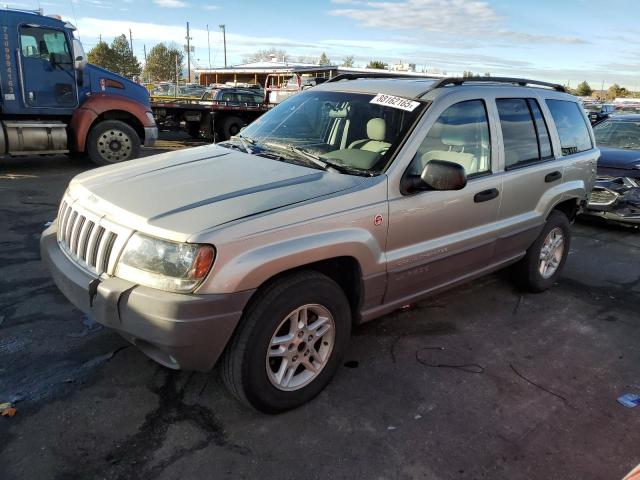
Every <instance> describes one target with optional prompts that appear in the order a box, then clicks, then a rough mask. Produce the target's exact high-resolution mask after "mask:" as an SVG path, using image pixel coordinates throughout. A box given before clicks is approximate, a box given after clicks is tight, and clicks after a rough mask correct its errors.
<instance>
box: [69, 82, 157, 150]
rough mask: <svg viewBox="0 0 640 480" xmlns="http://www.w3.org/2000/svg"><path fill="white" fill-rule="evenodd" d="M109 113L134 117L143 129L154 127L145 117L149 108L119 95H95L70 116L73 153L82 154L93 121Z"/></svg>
mask: <svg viewBox="0 0 640 480" xmlns="http://www.w3.org/2000/svg"><path fill="white" fill-rule="evenodd" d="M110 111H113V112H115V111H118V112H126V113H128V114H130V115H131V116H132V117H134V118H135V119H136V120H138V122H140V124H141V125H142V126H143V127H154V126H155V123H154V122H152V121H151V120H150V119H149V118H148V117H147V112H150V110H149V108H148V107H147V106H146V105H144V104H142V103H139V102H136V101H135V100H131V99H129V98H126V97H122V96H119V95H109V94H103V93H99V94H95V95H91V96H90V97H88V98H87V100H86V101H85V102H84V103H83V104H82V105H81V106H80V108H78V109H76V110H75V111H74V112H73V115H72V116H71V122H70V125H69V126H70V128H71V132H72V133H73V146H74V149H75V151H77V152H84V151H85V145H86V142H87V136H88V135H89V131H90V130H91V127H92V126H93V125H94V123H95V121H96V120H97V119H98V117H100V116H101V115H104V114H106V113H108V112H110Z"/></svg>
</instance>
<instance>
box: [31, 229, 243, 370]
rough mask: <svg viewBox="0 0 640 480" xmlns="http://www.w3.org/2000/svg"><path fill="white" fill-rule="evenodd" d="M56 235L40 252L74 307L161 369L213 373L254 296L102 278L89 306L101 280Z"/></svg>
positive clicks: (50, 232) (46, 237) (46, 236)
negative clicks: (175, 289) (169, 289)
mask: <svg viewBox="0 0 640 480" xmlns="http://www.w3.org/2000/svg"><path fill="white" fill-rule="evenodd" d="M56 233H57V222H54V223H53V224H52V225H51V226H50V227H49V228H48V229H47V230H45V231H44V233H43V234H42V237H41V239H40V251H41V255H42V260H43V262H44V263H45V264H46V266H47V267H48V269H49V271H50V272H51V275H52V276H53V280H54V282H55V284H56V285H57V286H58V288H59V289H60V291H61V292H62V293H63V294H64V295H65V296H66V297H67V299H69V301H71V303H73V304H74V305H75V306H76V307H77V308H79V309H80V310H82V311H83V312H84V313H86V314H88V315H90V316H91V318H92V319H93V320H95V321H97V322H98V323H100V324H102V325H104V326H105V327H108V328H111V329H113V330H115V331H117V332H118V333H120V334H121V335H122V336H123V337H124V338H126V339H127V340H128V341H130V342H131V343H133V344H134V345H136V346H137V347H138V348H139V349H140V350H142V352H143V353H145V354H146V355H148V356H149V357H151V358H152V359H154V360H155V361H157V362H158V363H161V364H162V365H165V366H167V367H170V368H174V369H185V370H199V371H208V370H210V369H211V368H213V366H214V365H215V363H216V361H217V360H218V357H219V356H220V354H221V353H222V352H223V350H224V348H225V346H226V344H227V342H228V341H229V339H230V338H231V335H232V334H233V331H234V329H235V327H236V325H237V324H238V322H239V321H240V317H241V316H242V309H243V308H244V307H245V305H246V303H247V302H248V300H249V298H250V297H251V295H252V294H253V291H245V292H238V293H233V294H216V295H197V294H189V295H185V294H178V293H171V292H164V291H161V290H157V289H154V288H148V287H144V286H140V285H136V284H134V283H131V282H128V281H126V280H122V279H119V278H116V277H109V276H105V275H103V276H102V277H100V278H99V283H98V285H97V288H96V289H95V290H94V293H95V295H94V297H93V300H92V301H90V298H89V297H90V295H89V291H90V286H89V284H90V283H92V282H93V281H95V280H96V277H95V276H93V275H91V274H90V273H89V272H87V271H85V270H84V269H82V268H81V267H79V266H78V265H76V264H75V263H74V262H72V261H71V260H70V259H69V258H68V257H67V255H66V254H65V253H63V251H62V250H61V249H60V247H59V245H58V242H57V239H56Z"/></svg>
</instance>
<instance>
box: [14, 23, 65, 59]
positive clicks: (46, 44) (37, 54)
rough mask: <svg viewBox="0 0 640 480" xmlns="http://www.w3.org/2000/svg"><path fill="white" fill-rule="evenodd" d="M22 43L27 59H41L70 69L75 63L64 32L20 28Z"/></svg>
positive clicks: (38, 28) (27, 27)
mask: <svg viewBox="0 0 640 480" xmlns="http://www.w3.org/2000/svg"><path fill="white" fill-rule="evenodd" d="M20 43H21V49H22V55H23V56H24V57H25V58H40V59H42V60H47V61H49V62H54V63H56V64H59V65H64V66H65V67H70V66H71V65H72V64H73V62H72V59H71V53H70V52H69V45H68V44H67V39H66V37H65V35H64V33H63V32H61V31H58V30H50V29H47V28H40V27H29V26H22V27H20Z"/></svg>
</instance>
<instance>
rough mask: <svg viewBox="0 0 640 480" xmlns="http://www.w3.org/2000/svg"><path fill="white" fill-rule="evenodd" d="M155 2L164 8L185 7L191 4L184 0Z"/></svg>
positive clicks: (160, 0)
mask: <svg viewBox="0 0 640 480" xmlns="http://www.w3.org/2000/svg"><path fill="white" fill-rule="evenodd" d="M153 3H155V4H156V5H158V6H159V7H164V8H185V7H188V6H189V4H188V3H187V2H183V1H182V0H153Z"/></svg>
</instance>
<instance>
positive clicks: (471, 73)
mask: <svg viewBox="0 0 640 480" xmlns="http://www.w3.org/2000/svg"><path fill="white" fill-rule="evenodd" d="M475 76H476V74H475V73H473V72H472V71H468V72H467V71H466V70H465V71H464V72H462V78H471V77H475Z"/></svg>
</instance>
